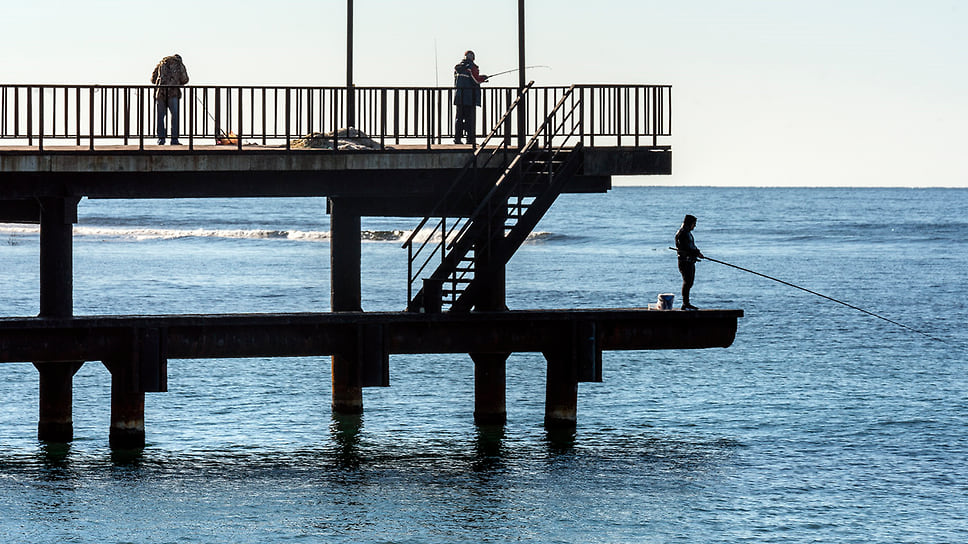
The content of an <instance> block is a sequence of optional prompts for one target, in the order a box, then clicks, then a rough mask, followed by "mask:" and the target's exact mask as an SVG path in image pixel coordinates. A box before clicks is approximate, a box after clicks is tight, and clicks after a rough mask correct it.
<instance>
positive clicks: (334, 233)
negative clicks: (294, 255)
mask: <svg viewBox="0 0 968 544" xmlns="http://www.w3.org/2000/svg"><path fill="white" fill-rule="evenodd" d="M327 204H328V207H329V214H330V219H329V220H330V245H329V247H330V306H331V308H332V311H334V312H361V311H363V308H362V294H361V291H362V289H361V283H360V273H361V269H362V266H361V263H360V259H361V249H362V248H361V243H360V214H359V212H357V211H356V210H355V209H354V208H353V206H352V203H351V202H349V201H347V200H343V199H340V198H330V199H329V200H328V202H327ZM332 364H333V366H332V379H333V412H334V413H336V414H344V415H349V414H361V413H363V387H362V377H361V376H362V372H361V363H360V359H359V356H358V355H354V354H351V353H345V354H337V355H333V363H332Z"/></svg>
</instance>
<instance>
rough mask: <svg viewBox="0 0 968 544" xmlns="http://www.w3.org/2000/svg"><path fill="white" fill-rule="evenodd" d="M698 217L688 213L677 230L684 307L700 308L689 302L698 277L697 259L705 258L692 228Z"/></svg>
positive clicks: (687, 308)
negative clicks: (697, 244)
mask: <svg viewBox="0 0 968 544" xmlns="http://www.w3.org/2000/svg"><path fill="white" fill-rule="evenodd" d="M696 221H697V220H696V217H695V216H693V215H687V216H686V217H685V219H683V220H682V226H681V227H679V231H678V232H676V253H678V254H679V273H680V274H682V309H683V310H698V309H699V308H696V307H695V306H693V305H692V304H690V303H689V291H690V290H691V289H692V284H693V282H694V281H695V279H696V261H697V260H699V259H702V258H703V254H702V252H701V251H699V248H698V247H696V240H695V239H694V238H693V237H692V229H694V228H696Z"/></svg>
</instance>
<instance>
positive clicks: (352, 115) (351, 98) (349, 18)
mask: <svg viewBox="0 0 968 544" xmlns="http://www.w3.org/2000/svg"><path fill="white" fill-rule="evenodd" d="M346 126H347V127H355V126H356V93H355V92H353V0H346ZM337 128H339V127H334V128H333V130H336V129H337Z"/></svg>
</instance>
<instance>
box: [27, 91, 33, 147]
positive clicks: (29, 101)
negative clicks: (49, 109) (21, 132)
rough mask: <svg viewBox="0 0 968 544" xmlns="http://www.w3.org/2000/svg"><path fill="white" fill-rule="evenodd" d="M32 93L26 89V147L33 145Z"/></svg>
mask: <svg viewBox="0 0 968 544" xmlns="http://www.w3.org/2000/svg"><path fill="white" fill-rule="evenodd" d="M33 106H34V93H33V90H32V89H31V88H30V87H27V145H34V107H33Z"/></svg>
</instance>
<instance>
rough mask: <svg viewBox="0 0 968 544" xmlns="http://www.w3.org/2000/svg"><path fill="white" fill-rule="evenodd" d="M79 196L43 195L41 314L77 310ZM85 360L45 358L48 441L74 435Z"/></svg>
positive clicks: (42, 428)
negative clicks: (78, 380) (77, 377)
mask: <svg viewBox="0 0 968 544" xmlns="http://www.w3.org/2000/svg"><path fill="white" fill-rule="evenodd" d="M79 200H80V199H78V198H75V197H68V198H42V199H40V313H39V314H38V315H39V316H40V317H51V318H54V317H71V316H72V315H73V313H74V294H73V289H74V266H73V262H74V258H73V247H72V236H73V231H74V223H76V222H77V203H78V201H79ZM82 364H83V361H67V362H54V363H51V362H43V363H35V364H34V366H35V367H36V368H37V371H38V372H39V373H40V386H39V388H40V395H39V397H40V403H39V404H40V417H39V420H38V424H37V438H38V439H40V440H43V441H47V442H70V441H71V440H73V439H74V418H73V415H72V407H71V405H72V401H73V394H72V387H73V378H74V374H76V373H77V371H78V369H80V368H81V365H82Z"/></svg>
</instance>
